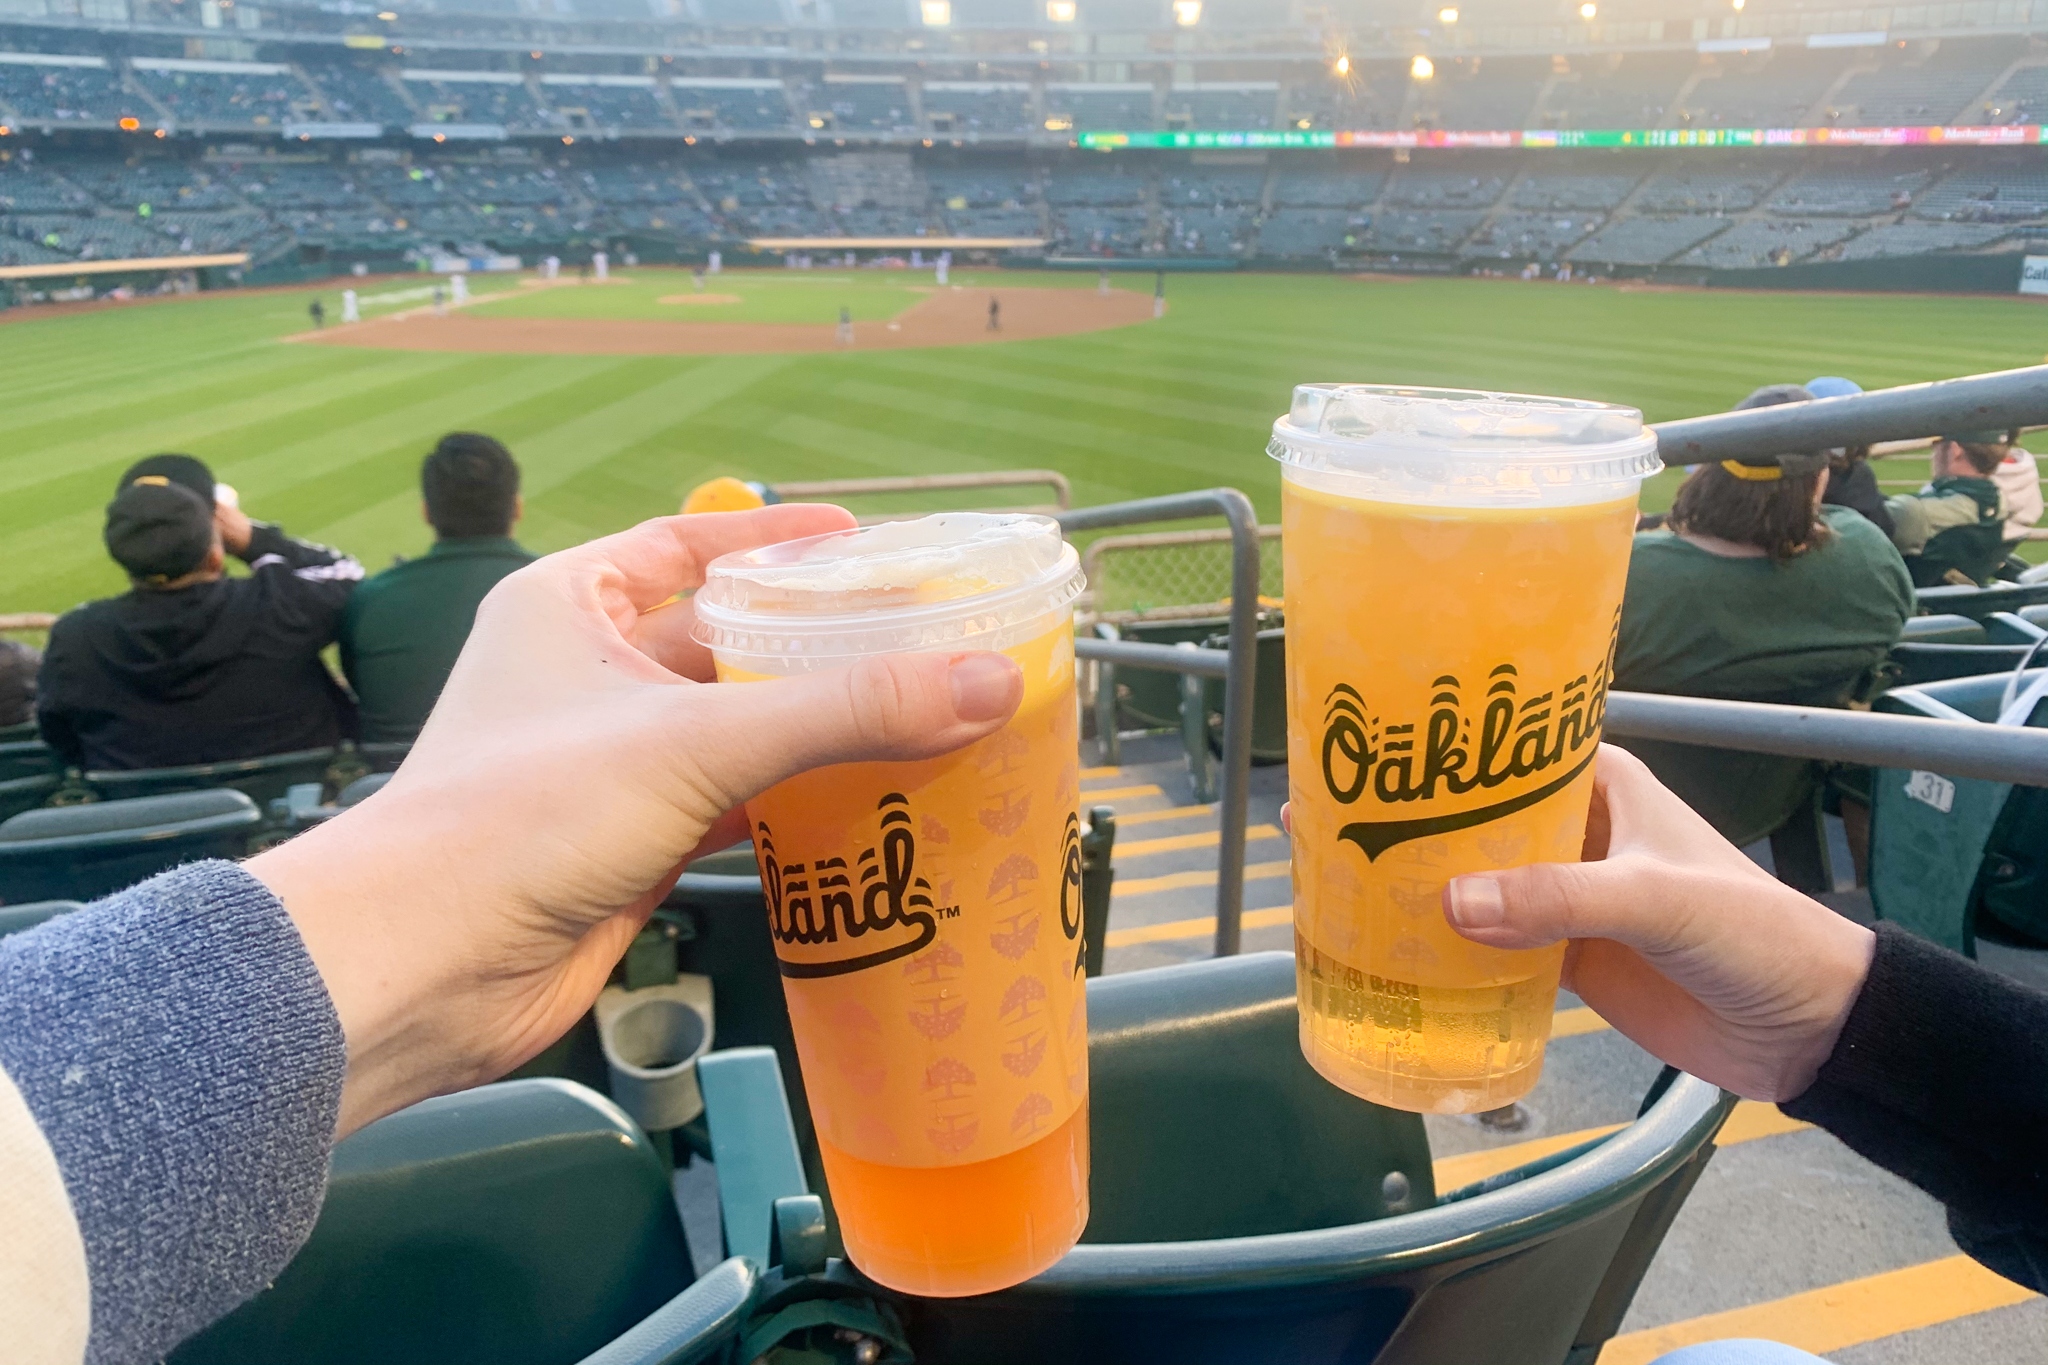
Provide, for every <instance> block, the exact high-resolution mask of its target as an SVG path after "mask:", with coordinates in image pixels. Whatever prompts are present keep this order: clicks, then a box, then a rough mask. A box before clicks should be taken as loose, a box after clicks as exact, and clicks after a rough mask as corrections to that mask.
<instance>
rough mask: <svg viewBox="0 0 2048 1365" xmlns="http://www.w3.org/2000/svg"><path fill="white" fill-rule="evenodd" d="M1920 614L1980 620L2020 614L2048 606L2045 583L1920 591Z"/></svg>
mask: <svg viewBox="0 0 2048 1365" xmlns="http://www.w3.org/2000/svg"><path fill="white" fill-rule="evenodd" d="M1915 595H1916V596H1917V597H1918V598H1919V600H1920V610H1921V611H1923V612H1930V613H1941V614H1954V615H1957V616H1968V617H1970V618H1971V619H1973V620H1981V619H1983V618H1984V617H1986V616H1989V615H1990V614H1991V613H1992V612H1994V611H2014V612H2016V611H2019V610H2021V609H2022V608H2024V607H2035V606H2041V605H2044V604H2048V583H1994V584H1992V585H1991V586H1990V587H1988V588H1971V587H1939V588H1920V589H1918V590H1916V593H1915Z"/></svg>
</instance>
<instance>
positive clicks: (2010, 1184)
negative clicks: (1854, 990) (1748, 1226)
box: [1783, 925, 2048, 1288]
mask: <svg viewBox="0 0 2048 1365" xmlns="http://www.w3.org/2000/svg"><path fill="white" fill-rule="evenodd" d="M1783 1108H1784V1110H1785V1112H1786V1113H1788V1114H1791V1115H1792V1116H1793V1117H1795V1118H1801V1119H1805V1120H1808V1121H1809V1122H1813V1123H1816V1124H1819V1125H1820V1126H1821V1127H1823V1128H1826V1129H1828V1130H1829V1131H1830V1132H1832V1133H1834V1134H1835V1135H1836V1136H1837V1137H1839V1138H1841V1139H1842V1141H1843V1142H1845V1143H1847V1144H1848V1145H1849V1146H1850V1147H1852V1148H1854V1149H1855V1150H1856V1151H1857V1152H1859V1153H1861V1154H1862V1155H1863V1156H1865V1157H1867V1158H1868V1159H1870V1160H1871V1161H1873V1162H1875V1163H1876V1164H1878V1165H1880V1166H1883V1167H1884V1168H1886V1169H1887V1170H1890V1171H1892V1172H1894V1173H1896V1174H1898V1175H1900V1176H1903V1177H1904V1178H1905V1179H1907V1180H1910V1181H1911V1182H1913V1183H1914V1184H1915V1185H1918V1186H1919V1187H1920V1188H1921V1189H1923V1190H1926V1191H1927V1192H1928V1193H1929V1194H1931V1195H1933V1196H1934V1197H1935V1198H1937V1199H1939V1200H1941V1202H1942V1203H1943V1204H1945V1205H1947V1206H1948V1208H1949V1212H1950V1218H1951V1222H1952V1224H1953V1225H1954V1227H1955V1229H1956V1233H1957V1237H1958V1240H1959V1241H1960V1242H1962V1244H1963V1246H1964V1249H1965V1250H1967V1251H1970V1252H1971V1254H1973V1255H1976V1256H1978V1257H1979V1258H1980V1259H1983V1260H1985V1261H1986V1262H1987V1263H1988V1264H1991V1265H1992V1267H1993V1268H1994V1269H1996V1270H1999V1271H2000V1272H2001V1273H2004V1274H2007V1275H2011V1276H2013V1277H2015V1278H2020V1279H2022V1280H2023V1282H2026V1283H2030V1284H2033V1286H2034V1287H2036V1288H2041V1287H2043V1286H2042V1285H2040V1284H2039V1283H2037V1282H2036V1281H2037V1280H2038V1279H2039V1277H2040V1270H2039V1269H2038V1268H2037V1269H2029V1268H2028V1264H2027V1263H2028V1261H2029V1259H2030V1258H2031V1260H2032V1264H2033V1266H2035V1267H2043V1266H2048V1260H2043V1259H2041V1252H2042V1251H2044V1250H2048V1159H2044V1155H2043V1150H2042V1148H2041V1146H2040V1144H2039V1134H2040V1132H2041V1128H2042V1124H2043V1122H2044V1120H2048V995H2043V994H2041V993H2039V992H2035V991H2031V990H2028V989H2027V988H2025V987H2023V986H2019V985H2017V984H2015V983H2013V982H2011V981H2008V980H2006V979H2005V978H2003V977H2000V976H1997V975H1995V974H1993V973H1992V972H1990V971H1987V970H1985V969H1984V968H1982V967H1979V966H1977V965H1976V964H1975V963H1973V962H1970V961H1968V960H1966V959H1964V958H1961V957H1958V956H1957V955H1956V954H1954V953H1950V952H1947V951H1945V950H1943V949H1941V948H1937V947H1935V946H1933V945H1932V944H1929V943H1926V942H1924V941H1922V940H1920V939H1917V938H1914V937H1913V936H1912V935H1910V934H1908V933H1906V932H1905V931H1903V930H1900V929H1898V928H1896V927H1894V926H1891V925H1880V926H1879V927H1878V940H1877V952H1876V955H1875V957H1874V958H1873V959H1872V962H1871V966H1870V974H1869V977H1868V978H1867V979H1866V981H1865V983H1864V987H1863V990H1862V993H1861V994H1860V995H1859V996H1858V998H1857V1001H1856V1005H1855V1007H1854V1008H1853V1009H1852V1010H1851V1011H1850V1015H1849V1019H1848V1022H1847V1023H1846V1024H1845V1025H1844V1027H1843V1030H1842V1035H1841V1039H1840V1041H1839V1042H1838V1043H1837V1044H1836V1046H1835V1049H1834V1052H1833V1054H1832V1055H1831V1056H1830V1057H1829V1059H1828V1061H1827V1063H1826V1064H1825V1065H1823V1066H1822V1068H1821V1071H1820V1075H1819V1078H1818V1079H1817V1080H1816V1081H1815V1082H1814V1084H1813V1086H1812V1087H1811V1088H1810V1089H1808V1090H1807V1091H1806V1092H1805V1093H1804V1094H1802V1095H1801V1096H1799V1097H1798V1098H1797V1099H1796V1100H1791V1101H1788V1102H1787V1103H1786V1104H1785V1105H1784V1106H1783Z"/></svg>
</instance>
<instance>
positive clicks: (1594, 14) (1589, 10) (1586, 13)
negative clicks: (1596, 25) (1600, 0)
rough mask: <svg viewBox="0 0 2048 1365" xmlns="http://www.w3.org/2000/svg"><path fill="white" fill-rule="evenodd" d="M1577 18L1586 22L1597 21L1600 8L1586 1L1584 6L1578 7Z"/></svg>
mask: <svg viewBox="0 0 2048 1365" xmlns="http://www.w3.org/2000/svg"><path fill="white" fill-rule="evenodd" d="M1579 17H1580V18H1581V19H1585V20H1588V21H1590V20H1593V19H1597V18H1599V17H1600V7H1599V6H1598V5H1596V4H1594V3H1593V0H1586V3H1585V4H1583V5H1580V6H1579Z"/></svg>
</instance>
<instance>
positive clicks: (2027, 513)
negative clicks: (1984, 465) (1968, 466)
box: [1991, 430, 2043, 548]
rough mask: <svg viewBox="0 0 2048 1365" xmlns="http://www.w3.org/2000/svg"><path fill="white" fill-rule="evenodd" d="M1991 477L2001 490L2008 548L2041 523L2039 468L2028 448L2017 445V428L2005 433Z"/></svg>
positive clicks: (2018, 434) (2018, 441)
mask: <svg viewBox="0 0 2048 1365" xmlns="http://www.w3.org/2000/svg"><path fill="white" fill-rule="evenodd" d="M1991 481H1992V482H1993V483H1995V484H1997V485H1998V491H1999V492H2001V493H2003V494H2005V510H2006V512H2007V513H2008V514H2009V515H2007V517H2006V519H2005V543H2006V546H2007V547H2008V548H2010V547H2012V546H2013V545H2015V544H2016V543H2018V542H2019V541H2022V540H2025V539H2026V538H2027V534H2028V533H2029V532H2030V531H2032V530H2033V529H2034V528H2035V527H2036V526H2039V525H2040V524H2041V515H2042V511H2043V507H2042V501H2041V468H2040V466H2039V465H2037V464H2036V463H2035V462H2034V454H2033V452H2032V451H2030V450H2027V449H2025V448H2024V447H2022V446H2021V445H2020V433H2019V432H2018V431H2017V430H2014V431H2010V432H2007V433H2006V437H2005V458H2004V459H2003V460H2000V461H1999V462H1998V468H1997V469H1996V470H1995V471H1993V472H1992V475H1991Z"/></svg>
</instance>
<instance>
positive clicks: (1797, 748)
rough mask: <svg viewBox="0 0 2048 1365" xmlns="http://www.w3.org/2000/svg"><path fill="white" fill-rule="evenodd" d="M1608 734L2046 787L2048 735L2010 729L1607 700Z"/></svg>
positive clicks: (1745, 706) (1625, 696) (1729, 704)
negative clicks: (1920, 769) (1919, 770)
mask: <svg viewBox="0 0 2048 1365" xmlns="http://www.w3.org/2000/svg"><path fill="white" fill-rule="evenodd" d="M1907 690H1910V689H1907ZM1606 731H1607V733H1608V734H1610V735H1617V736H1620V737H1622V738H1625V739H1661V740H1667V741H1669V742H1672V743H1676V744H1698V745H1702V746H1704V747H1707V748H1712V749H1738V750H1741V751H1743V752H1746V753H1758V754H1782V755H1784V756H1786V757H1788V758H1818V759H1826V760H1830V761H1833V762H1836V763H1865V764H1869V765H1870V766H1872V767H1877V768H1924V769H1926V770H1928V771H1930V772H1938V773H1941V774H1942V775H1943V776H1945V777H1976V778H1983V779H1985V780H1987V781H1991V782H2011V783H2015V784H2018V785H2021V786H2028V787H2048V730H2037V729H2021V728H2018V727H2016V726H2010V725H1985V724H1982V723H1980V722H1977V721H1970V720H1932V719H1923V718H1921V717H1918V716H1894V715H1884V714H1880V713H1876V712H1869V711H1832V710H1828V709H1826V708H1823V707H1816V706H1778V705H1774V704H1772V703H1769V702H1755V701H1716V700H1713V699H1710V698H1706V697H1666V696H1657V695H1653V694H1650V693H1647V692H1610V693H1608V694H1607V720H1606Z"/></svg>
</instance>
